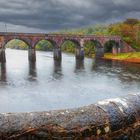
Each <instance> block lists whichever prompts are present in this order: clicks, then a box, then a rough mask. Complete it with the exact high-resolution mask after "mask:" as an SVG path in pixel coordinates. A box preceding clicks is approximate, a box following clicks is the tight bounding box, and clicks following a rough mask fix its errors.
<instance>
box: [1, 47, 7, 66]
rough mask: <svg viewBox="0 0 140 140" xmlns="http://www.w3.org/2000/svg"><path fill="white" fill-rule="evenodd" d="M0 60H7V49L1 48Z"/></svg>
mask: <svg viewBox="0 0 140 140" xmlns="http://www.w3.org/2000/svg"><path fill="white" fill-rule="evenodd" d="M0 62H1V63H5V62H6V56H5V49H3V48H0Z"/></svg>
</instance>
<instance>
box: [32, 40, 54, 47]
mask: <svg viewBox="0 0 140 140" xmlns="http://www.w3.org/2000/svg"><path fill="white" fill-rule="evenodd" d="M42 40H45V41H47V42H49V43H50V44H51V45H52V47H53V49H55V48H57V43H56V41H54V40H52V39H46V38H41V39H38V40H36V42H35V43H34V46H33V47H34V48H35V46H36V45H37V44H38V43H39V42H40V41H42Z"/></svg>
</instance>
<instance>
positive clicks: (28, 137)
mask: <svg viewBox="0 0 140 140" xmlns="http://www.w3.org/2000/svg"><path fill="white" fill-rule="evenodd" d="M139 139H140V95H139V94H137V95H128V96H127V97H124V98H116V99H110V100H105V101H101V102H98V103H97V104H95V105H90V106H85V107H81V108H77V109H67V110H59V111H48V112H34V113H15V114H14V113H2V114H0V140H139Z"/></svg>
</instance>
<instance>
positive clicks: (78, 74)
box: [0, 49, 140, 113]
mask: <svg viewBox="0 0 140 140" xmlns="http://www.w3.org/2000/svg"><path fill="white" fill-rule="evenodd" d="M6 58H7V62H6V64H5V65H4V64H1V65H0V112H2V113H3V112H4V113H6V112H30V111H31V112H32V111H47V110H56V109H64V108H65V109H66V108H75V107H79V106H85V105H89V104H93V103H96V102H97V101H99V100H103V99H108V98H114V97H118V96H125V95H127V94H131V93H138V92H140V64H131V63H121V62H117V61H109V60H106V61H105V60H95V59H90V58H85V60H84V62H78V61H76V60H75V56H74V55H72V54H66V53H63V54H62V63H59V62H54V60H53V53H52V52H38V51H37V62H36V64H29V62H28V52H27V51H26V50H25V51H23V50H11V49H6Z"/></svg>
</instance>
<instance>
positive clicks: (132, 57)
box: [103, 52, 140, 64]
mask: <svg viewBox="0 0 140 140" xmlns="http://www.w3.org/2000/svg"><path fill="white" fill-rule="evenodd" d="M103 59H106V60H116V61H122V62H129V63H137V64H140V52H130V53H120V54H117V55H113V54H110V53H109V54H108V53H106V54H105V55H104V57H103Z"/></svg>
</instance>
